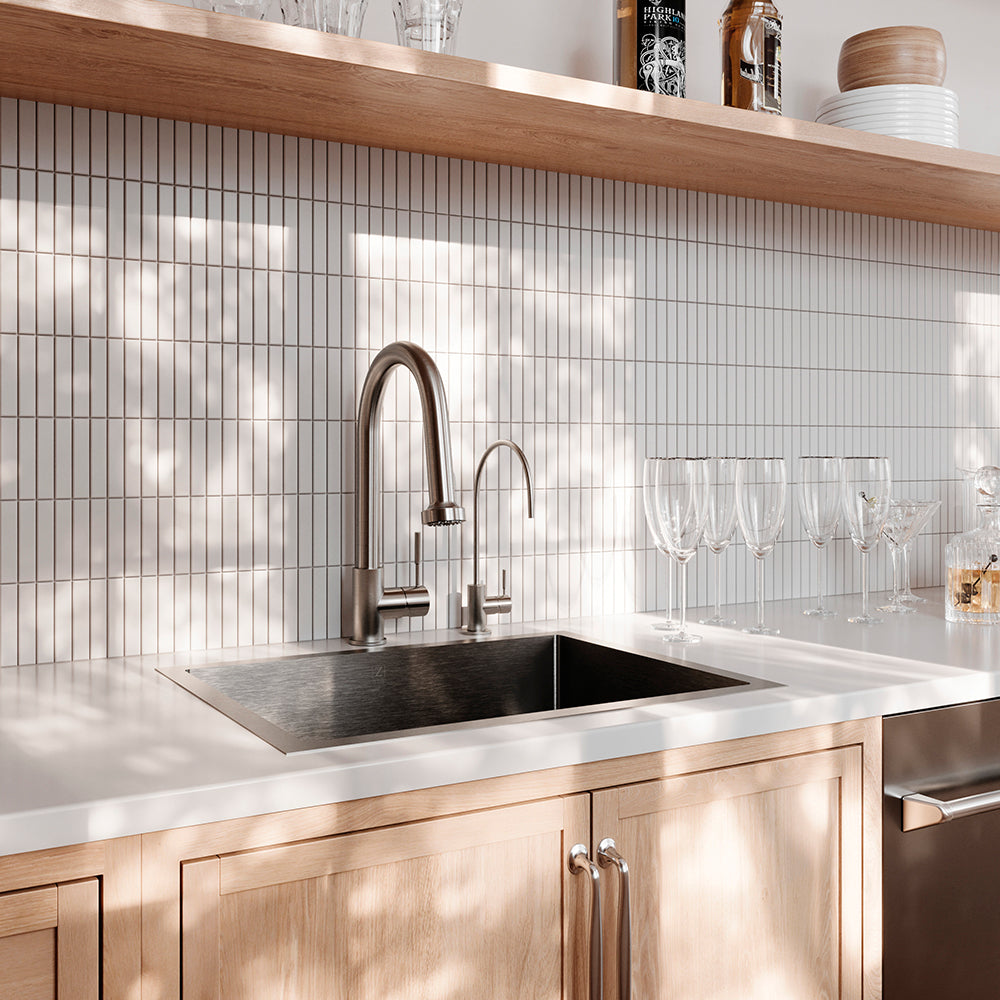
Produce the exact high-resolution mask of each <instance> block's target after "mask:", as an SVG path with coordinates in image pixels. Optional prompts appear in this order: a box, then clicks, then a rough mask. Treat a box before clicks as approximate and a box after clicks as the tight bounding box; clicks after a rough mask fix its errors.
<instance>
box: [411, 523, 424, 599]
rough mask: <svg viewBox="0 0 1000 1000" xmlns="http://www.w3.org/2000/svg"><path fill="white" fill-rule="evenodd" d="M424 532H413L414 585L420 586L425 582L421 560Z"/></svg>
mask: <svg viewBox="0 0 1000 1000" xmlns="http://www.w3.org/2000/svg"><path fill="white" fill-rule="evenodd" d="M423 537H424V536H423V533H422V532H420V531H414V532H413V586H414V587H419V586H421V584H422V583H423V580H422V579H421V577H422V570H421V561H420V555H421V553H420V549H421V543H422V542H423Z"/></svg>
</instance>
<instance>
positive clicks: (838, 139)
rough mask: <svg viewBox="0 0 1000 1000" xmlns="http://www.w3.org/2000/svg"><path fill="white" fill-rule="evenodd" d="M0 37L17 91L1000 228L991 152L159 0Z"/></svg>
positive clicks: (75, 13)
mask: <svg viewBox="0 0 1000 1000" xmlns="http://www.w3.org/2000/svg"><path fill="white" fill-rule="evenodd" d="M0 39H2V40H3V57H2V59H0V95H3V96H8V97H20V98H27V99H30V100H40V101H52V102H55V103H59V104H71V105H75V106H80V107H88V108H98V109H103V110H108V111H118V112H126V113H131V114H142V115H152V116H155V117H161V118H172V119H180V120H183V121H193V122H204V123H207V124H214V125H228V126H232V127H236V128H243V129H255V130H259V131H265V132H278V133H283V134H286V135H296V136H303V137H308V138H318V139H332V140H339V141H343V142H350V143H358V144H361V145H371V146H381V147H385V148H389V149H399V150H405V151H409V152H419V153H431V154H436V155H440V156H452V157H459V158H462V159H470V160H484V161H487V162H492V163H505V164H511V165H514V166H523V167H533V168H537V169H543V170H554V171H559V172H564V173H574V174H583V175H589V176H596V177H607V178H614V179H618V180H628V181H636V182H640V183H645V184H662V185H669V186H671V187H679V188H687V189H691V190H697V191H710V192H715V193H719V194H728V195H739V196H742V197H748V198H760V199H766V200H771V201H781V202H791V203H795V204H800V205H811V206H818V207H822V208H834V209H843V210H846V211H853V212H864V213H869V214H873V215H883V216H889V217H895V218H903V219H917V220H921V221H926V222H937V223H944V224H949V225H959V226H969V227H973V228H978V229H990V230H997V231H1000V157H994V156H988V155H985V154H981V153H970V152H967V151H963V150H955V149H945V148H943V147H938V146H931V145H926V144H923V143H915V142H908V141H906V140H902V139H892V138H888V137H885V136H878V135H869V134H865V133H860V132H851V131H848V130H846V129H838V128H832V127H829V126H825V125H817V124H815V123H813V122H803V121H796V120H793V119H789V118H772V117H770V116H767V115H760V114H754V113H751V112H746V111H737V110H734V109H731V108H720V107H716V106H715V105H710V104H703V103H700V102H697V101H686V100H681V99H678V98H670V97H660V96H656V95H652V94H642V93H637V92H635V91H630V90H626V89H624V88H620V87H613V86H610V85H607V84H601V83H594V82H592V81H586V80H576V79H571V78H569V77H561V76H553V75H550V74H546V73H537V72H534V71H531V70H524V69H515V68H513V67H509V66H500V65H494V64H492V63H483V62H476V61H473V60H470V59H461V58H455V57H448V56H439V55H434V54H430V53H424V52H417V51H412V50H409V49H404V48H400V47H398V46H395V45H385V44H382V43H378V42H369V41H365V40H358V39H350V38H344V37H341V36H337V35H325V34H323V33H321V32H317V31H308V30H305V29H301V28H291V27H287V26H285V25H279V24H270V23H265V22H253V21H249V20H245V19H242V18H235V17H226V16H223V15H219V14H212V13H207V12H203V11H197V10H193V9H190V8H186V7H177V6H174V5H171V4H165V3H161V2H159V0H0ZM609 44H610V43H609Z"/></svg>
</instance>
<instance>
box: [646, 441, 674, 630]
mask: <svg viewBox="0 0 1000 1000" xmlns="http://www.w3.org/2000/svg"><path fill="white" fill-rule="evenodd" d="M665 461H667V460H666V459H664V458H647V459H646V461H645V462H643V465H642V509H643V511H644V513H645V515H646V527H647V528H649V533H650V535H652V537H653V544H654V545H655V546H656V548H657V549H658V550H659V552H660V553H661V554H663V555H664V556H666V557H667V613H666V618H665V620H664V621H662V622H657V623H656V624H655V625H654V626H653V628H654V629H656V630H657V631H659V632H676V631H677V622H675V621H674V564H673V562H672V560H671V558H670V549H668V548H667V543H666V541H665V540H664V538H663V531H662V530H661V529H660V519H659V517H658V516H657V514H656V477H657V470H658V468H659V463H660V462H665Z"/></svg>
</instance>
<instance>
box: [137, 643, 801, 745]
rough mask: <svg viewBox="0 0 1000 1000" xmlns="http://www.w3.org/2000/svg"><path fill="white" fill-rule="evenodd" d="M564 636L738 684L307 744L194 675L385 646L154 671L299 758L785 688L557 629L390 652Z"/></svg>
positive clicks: (375, 652)
mask: <svg viewBox="0 0 1000 1000" xmlns="http://www.w3.org/2000/svg"><path fill="white" fill-rule="evenodd" d="M560 637H565V638H567V639H573V640H576V641H579V642H584V643H588V644H590V645H592V646H598V647H600V648H602V649H607V650H611V651H615V652H621V653H627V654H631V655H633V656H639V657H644V658H646V659H649V660H655V661H659V662H661V663H664V664H667V665H676V666H678V667H682V668H684V669H687V670H696V671H699V672H702V673H708V674H712V675H714V676H717V677H722V678H726V679H728V680H732V681H735V682H736V683H735V684H729V685H726V686H724V687H717V688H707V689H701V690H695V691H682V692H677V693H675V694H669V695H654V696H652V697H648V698H634V699H630V700H624V701H622V700H619V701H608V702H597V703H595V704H592V705H579V706H574V707H568V708H552V709H545V710H542V711H538V712H523V713H520V714H517V715H498V716H489V717H487V718H482V719H468V720H465V721H461V722H448V723H443V724H439V725H432V726H420V727H413V728H409V729H394V730H390V731H387V732H380V733H364V734H360V735H357V736H346V737H341V738H337V739H333V740H323V741H315V740H305V739H302V738H301V737H299V736H296V735H295V734H294V733H291V732H289V731H288V730H286V729H283V728H282V727H281V726H278V725H275V724H274V723H272V722H270V721H268V720H267V719H265V718H263V717H262V716H260V715H258V714H257V713H256V712H254V711H253V710H252V709H249V708H247V707H245V706H244V705H243V704H241V703H240V702H238V701H236V700H235V699H233V698H231V697H229V696H228V695H226V694H224V693H223V692H222V691H220V690H219V689H218V688H216V687H214V686H213V685H211V684H209V683H208V682H207V681H203V680H201V679H200V678H198V677H196V676H194V675H193V674H192V671H194V670H203V669H207V668H211V667H236V668H238V667H240V666H249V665H250V664H261V663H287V662H289V661H294V660H305V659H313V658H316V657H339V656H350V655H358V656H378V655H380V654H382V653H385V652H386V651H387V647H385V646H379V647H375V648H372V649H365V648H362V647H348V648H345V649H332V650H325V651H322V652H315V651H313V652H307V653H293V654H291V655H288V656H272V657H261V658H259V659H257V658H254V659H240V660H220V661H215V662H211V663H197V664H187V665H185V666H161V667H157V668H156V672H157V673H159V674H162V675H163V676H164V677H165V678H167V679H168V680H170V681H173V682H174V683H175V684H177V685H178V686H180V687H182V688H184V690H186V691H187V692H188V693H189V694H192V695H194V696H195V697H196V698H198V699H199V700H200V701H203V702H205V703H206V704H207V705H209V706H210V707H211V708H214V709H215V710H216V711H217V712H219V713H220V714H222V715H224V716H226V717H228V718H229V719H230V720H231V721H233V722H235V723H236V724H237V725H239V726H241V727H242V728H243V729H246V730H248V731H249V732H250V733H252V734H253V735H254V736H256V737H258V738H259V739H261V740H263V741H264V742H265V743H268V744H270V746H271V747H273V748H274V749H275V750H278V751H280V752H281V753H283V754H285V755H286V756H299V755H301V754H309V753H322V752H323V751H326V750H337V749H340V748H341V747H348V746H359V745H360V746H364V745H368V744H374V743H387V742H392V741H395V740H399V739H406V738H409V737H415V736H427V735H434V734H440V733H451V732H457V731H462V730H468V729H484V728H490V729H492V728H495V727H496V726H506V725H513V724H519V723H525V722H539V721H545V720H548V719H562V718H571V717H574V716H578V715H596V714H600V713H604V712H614V711H628V710H630V709H637V708H639V709H641V708H645V707H649V706H654V705H663V704H674V703H676V702H684V701H694V700H701V699H703V698H711V697H717V696H719V695H724V694H739V693H742V692H744V691H759V690H762V689H765V688H775V687H782V686H783V685H781V684H779V683H777V682H775V681H768V680H764V679H762V678H759V677H752V676H750V675H748V674H741V673H737V672H736V671H732V670H723V669H721V668H718V667H714V666H708V665H706V664H702V663H697V662H694V661H691V660H681V659H678V658H676V657H672V656H669V655H665V654H663V653H656V652H650V651H649V650H645V649H636V648H635V647H633V646H631V645H629V644H627V643H609V642H605V641H602V640H597V639H594V638H593V637H591V636H587V635H583V634H580V633H576V632H573V631H570V630H567V629H557V630H555V631H553V632H518V633H516V634H502V635H490V636H484V637H481V638H480V637H456V638H455V639H442V640H439V641H432V642H414V643H405V644H401V645H398V646H396V645H394V646H393V647H390V648H391V649H400V648H407V647H411V648H420V649H422V650H427V649H434V648H437V647H444V646H447V647H451V648H454V647H456V646H461V645H482V644H484V643H495V642H509V641H511V640H516V639H529V638H530V639H546V640H550V641H551V642H552V643H553V645H555V644H556V643H557V641H558V639H559V638H560Z"/></svg>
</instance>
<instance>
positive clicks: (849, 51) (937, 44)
mask: <svg viewBox="0 0 1000 1000" xmlns="http://www.w3.org/2000/svg"><path fill="white" fill-rule="evenodd" d="M946 69H947V57H946V55H945V49H944V39H943V38H942V37H941V32H940V31H935V30H934V29H933V28H917V27H910V26H904V27H898V28H876V29H875V30H874V31H863V32H861V34H860V35H852V36H851V37H850V38H848V39H847V41H846V42H844V44H843V45H842V46H841V49H840V62H839V63H838V64H837V82H838V83H839V84H840V89H841V90H857V89H859V88H860V87H883V86H886V85H890V84H900V83H920V84H927V85H929V86H932V87H940V86H941V84H943V83H944V74H945V70H946Z"/></svg>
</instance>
